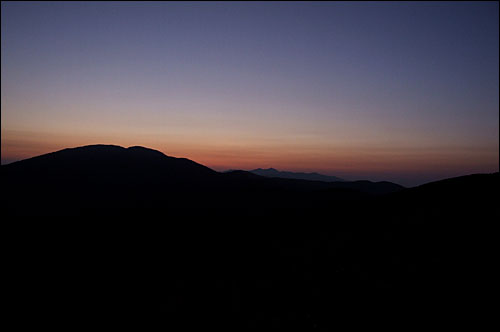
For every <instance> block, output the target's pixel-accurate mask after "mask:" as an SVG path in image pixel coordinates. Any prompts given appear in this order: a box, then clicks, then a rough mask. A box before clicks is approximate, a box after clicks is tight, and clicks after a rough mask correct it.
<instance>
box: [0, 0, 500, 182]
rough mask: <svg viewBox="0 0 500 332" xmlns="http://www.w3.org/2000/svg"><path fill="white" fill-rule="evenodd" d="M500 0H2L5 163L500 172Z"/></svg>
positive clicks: (395, 174) (345, 173)
mask: <svg viewBox="0 0 500 332" xmlns="http://www.w3.org/2000/svg"><path fill="white" fill-rule="evenodd" d="M498 7H499V4H498V2H476V1H474V2H442V3H441V2H266V3H264V2H178V3H177V2H87V3H85V2H8V1H2V3H1V9H2V11H1V160H2V164H6V163H9V162H12V161H15V160H20V159H25V158H29V157H33V156H36V155H40V154H43V153H48V152H53V151H57V150H60V149H63V148H67V147H76V146H82V145H88V144H116V145H121V146H124V147H128V146H134V145H142V146H146V147H150V148H153V149H157V150H159V151H162V152H163V153H165V154H167V155H169V156H174V157H185V158H189V159H192V160H194V161H196V162H198V163H201V164H204V165H206V166H208V167H211V168H213V169H215V170H218V171H222V170H227V169H245V170H249V169H254V168H259V167H260V168H268V167H273V168H276V169H279V170H288V171H301V172H312V171H315V172H320V173H323V174H328V175H335V176H339V177H343V178H345V179H347V180H357V179H368V180H373V181H381V180H386V181H393V182H397V183H400V184H402V185H406V186H414V185H419V184H422V183H425V182H429V181H433V180H438V179H443V178H447V177H452V176H459V175H465V174H471V173H485V172H486V173H488V172H498V170H499V17H498V16H499V8H498Z"/></svg>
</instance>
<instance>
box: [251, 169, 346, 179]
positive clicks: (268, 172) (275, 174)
mask: <svg viewBox="0 0 500 332" xmlns="http://www.w3.org/2000/svg"><path fill="white" fill-rule="evenodd" d="M249 172H251V173H254V174H257V175H262V176H267V177H270V178H285V179H300V180H311V181H324V182H337V181H344V180H342V179H341V178H338V177H336V176H330V175H323V174H319V173H316V172H313V173H302V172H287V171H278V170H276V169H274V168H267V169H262V168H257V169H253V170H251V171H249Z"/></svg>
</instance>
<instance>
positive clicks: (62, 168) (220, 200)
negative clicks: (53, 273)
mask: <svg viewBox="0 0 500 332" xmlns="http://www.w3.org/2000/svg"><path fill="white" fill-rule="evenodd" d="M2 178H3V179H4V180H3V182H4V187H5V190H6V191H7V192H9V195H8V197H7V198H6V199H7V201H8V202H9V203H8V204H6V206H7V212H8V213H11V214H14V215H16V214H28V215H52V214H67V215H79V214H82V213H84V214H85V213H88V212H90V211H92V210H95V211H96V212H99V213H107V214H115V213H117V212H118V211H119V212H124V211H125V210H127V211H128V210H130V209H139V210H141V209H145V208H146V209H147V211H151V209H164V208H169V209H174V210H176V211H179V210H185V209H189V210H190V211H191V212H192V211H195V210H200V209H221V208H224V209H233V208H244V209H249V210H253V211H256V210H258V209H266V208H275V207H278V206H281V207H283V208H286V207H288V206H289V207H291V206H292V205H291V203H292V202H296V203H297V204H299V205H300V206H314V205H315V204H317V201H316V200H313V196H314V195H315V194H316V192H320V191H330V192H334V193H343V192H344V191H346V190H347V191H350V192H352V195H354V196H360V197H361V196H363V195H366V194H369V195H377V194H386V193H388V192H394V191H399V190H401V189H402V187H401V186H399V185H396V184H392V183H373V182H369V181H356V182H342V183H325V182H319V181H306V180H292V179H281V178H267V177H261V176H258V175H255V174H253V173H250V172H245V171H233V172H226V173H218V172H215V171H213V170H211V169H209V168H207V167H205V166H203V165H200V164H197V163H195V162H193V161H191V160H189V159H184V158H174V157H169V156H166V155H165V154H163V153H161V152H159V151H155V150H152V149H147V148H143V147H137V146H136V147H130V148H123V147H119V146H113V145H91V146H84V147H78V148H71V149H64V150H61V151H57V152H53V153H49V154H45V155H41V156H38V157H34V158H30V159H26V160H22V161H18V162H14V163H11V164H8V165H3V166H2ZM352 195H351V196H352ZM337 196H338V198H339V199H342V198H343V197H344V196H343V195H337ZM54 202H58V203H59V204H57V205H54ZM126 213H128V212H126ZM141 213H142V212H141Z"/></svg>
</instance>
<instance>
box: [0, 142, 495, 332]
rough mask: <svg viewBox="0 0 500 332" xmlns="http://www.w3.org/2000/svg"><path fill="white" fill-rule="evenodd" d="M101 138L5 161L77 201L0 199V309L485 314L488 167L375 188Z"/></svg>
mask: <svg viewBox="0 0 500 332" xmlns="http://www.w3.org/2000/svg"><path fill="white" fill-rule="evenodd" d="M101 148H102V147H90V149H97V150H99V149H101ZM82 149H83V150H84V151H86V152H87V151H89V150H87V148H82ZM111 149H112V150H113V151H115V152H113V153H116V155H114V156H113V157H112V158H111V152H110V151H109V150H108V147H106V149H105V151H106V153H105V155H106V156H109V157H110V160H109V161H108V162H105V163H104V165H106V167H103V162H102V160H101V159H100V158H97V159H95V160H92V161H88V158H90V156H88V158H84V160H80V161H79V162H75V163H72V162H71V160H73V157H71V158H69V159H68V161H67V164H66V165H65V166H64V167H61V168H59V169H57V168H56V167H54V165H53V164H51V163H50V162H49V161H43V162H44V163H46V165H48V166H47V167H46V168H44V169H42V170H40V169H37V170H36V172H42V173H38V175H36V176H31V177H30V176H27V175H26V174H28V173H30V172H35V171H33V170H30V171H29V172H28V173H26V170H27V169H28V170H29V169H30V167H31V166H30V165H29V164H28V163H27V162H28V161H26V163H25V164H24V165H23V166H22V167H23V168H24V169H23V170H19V168H18V167H17V166H16V167H8V168H7V167H5V168H4V166H2V190H3V191H4V194H5V191H6V190H7V189H5V188H8V192H9V193H12V192H15V195H18V196H16V197H18V199H23V198H24V201H23V202H24V203H26V202H29V203H30V204H31V203H33V201H32V200H36V199H39V200H40V202H43V204H42V203H36V202H35V203H34V204H38V205H37V206H38V208H39V209H40V210H36V211H43V212H44V213H48V212H52V211H60V210H58V209H59V208H60V205H61V202H60V201H53V200H54V198H57V199H62V200H63V201H64V202H69V204H72V205H70V206H71V207H72V209H73V208H74V207H81V206H82V204H83V203H85V204H84V206H83V208H82V209H81V210H78V211H79V213H78V214H73V212H74V211H75V210H71V209H66V210H65V213H60V214H61V215H62V216H60V217H51V218H50V219H49V218H39V217H28V218H19V217H18V215H19V214H22V213H19V211H20V209H21V210H22V209H24V210H23V211H33V210H31V206H27V205H23V204H22V203H20V202H19V201H17V200H14V199H12V198H8V199H7V200H6V199H4V200H3V202H2V211H4V213H5V214H4V215H6V216H7V218H3V220H5V221H4V223H5V224H6V225H7V226H6V227H4V229H5V232H4V234H5V239H6V241H5V244H6V245H5V246H4V247H5V248H6V249H5V255H4V256H5V257H6V260H7V262H6V264H5V267H6V268H5V271H7V272H5V274H6V275H7V277H8V282H7V283H6V285H7V288H8V289H9V290H10V291H12V294H13V296H12V297H11V298H9V300H8V301H7V302H8V303H9V306H8V307H9V311H8V312H7V314H8V315H10V316H11V317H16V322H17V326H20V327H22V326H25V325H28V324H29V323H35V324H36V325H37V326H50V327H51V328H52V329H53V328H57V327H60V328H64V329H68V327H70V328H72V329H73V328H75V327H81V326H87V327H90V326H92V327H95V326H100V327H104V326H106V327H109V328H116V327H118V326H125V327H128V328H130V327H136V328H137V329H141V330H175V331H177V330H189V331H192V330H201V329H208V328H212V327H215V328H216V329H217V330H222V329H227V330H231V331H235V330H236V331H240V330H256V331H257V330H258V331H260V330H269V329H271V330H283V331H285V330H286V331H289V330H300V331H308V330H319V331H333V330H338V329H344V328H345V327H346V326H347V327H349V328H351V329H352V328H356V327H357V326H359V325H363V326H365V327H366V326H368V327H370V328H383V329H390V328H391V327H392V328H393V329H397V330H401V329H408V328H412V327H420V328H428V327H429V326H433V327H435V328H438V327H441V328H450V327H458V326H460V327H466V326H468V327H474V328H476V329H477V328H478V327H479V326H480V325H481V323H483V322H486V321H487V318H488V316H489V315H491V314H492V309H491V308H490V307H489V306H487V305H485V303H487V302H485V301H484V299H483V297H484V295H485V294H486V295H487V294H491V288H490V287H492V285H493V283H492V278H491V276H492V275H494V274H493V271H491V270H492V266H493V265H494V262H495V261H496V260H495V259H493V258H492V256H493V255H491V254H489V253H492V252H494V250H493V248H488V247H487V245H488V239H489V237H488V236H487V235H488V233H490V232H491V228H492V225H494V224H496V222H497V220H498V219H499V218H498V217H499V216H500V215H499V208H498V204H497V201H498V198H499V191H498V190H499V175H498V173H495V174H476V175H471V176H466V177H460V178H454V179H448V180H444V181H439V182H435V183H430V184H427V185H424V186H420V187H417V188H409V189H404V190H398V191H397V192H396V191H392V193H388V194H384V195H380V194H379V195H376V194H374V191H373V184H372V185H370V184H368V185H367V186H368V189H369V190H368V189H366V188H367V187H366V186H361V189H359V188H358V189H355V188H354V189H353V188H338V187H331V186H329V185H328V184H325V183H322V182H314V181H298V180H289V179H266V178H262V177H259V176H257V175H254V174H251V173H248V172H239V171H236V172H232V173H229V174H225V175H221V174H220V173H217V172H213V171H211V170H209V169H207V168H205V167H204V166H201V165H198V164H196V163H193V162H190V161H186V160H183V159H176V158H170V157H166V156H164V155H163V154H160V155H158V153H157V152H155V151H152V150H146V149H144V150H143V149H138V150H136V151H139V152H140V153H141V154H143V156H141V157H137V163H136V164H134V163H133V162H132V163H131V162H130V161H127V162H124V160H129V158H130V156H129V155H128V154H129V153H131V152H134V153H135V151H134V149H123V148H120V147H112V148H111ZM65 151H66V152H65V153H71V154H73V153H76V152H79V151H82V150H81V149H80V150H79V149H74V150H65ZM101 151H102V149H101ZM89 153H90V152H89ZM90 155H92V156H96V153H94V152H92V153H90ZM134 155H135V154H134ZM56 157H57V158H59V156H57V154H56V156H53V155H52V156H51V157H50V158H56ZM39 158H41V159H43V158H49V157H47V156H42V157H39ZM120 158H125V159H120ZM134 158H135V157H134ZM149 158H150V162H146V161H145V160H148V159H149ZM63 159H64V160H66V158H63ZM117 160H121V161H118V162H117ZM160 160H161V161H160ZM23 163H24V162H23ZM37 163H38V161H37ZM85 163H87V164H85ZM14 165H15V164H13V166H14ZM17 165H21V163H18V164H17ZM49 165H50V167H49ZM146 165H148V166H146ZM103 169H107V171H106V172H107V173H106V176H102V173H101V172H102V170H103ZM117 169H119V171H118V173H119V175H117V173H116V170H117ZM69 170H71V171H69ZM89 170H93V172H96V173H91V172H90V171H89ZM165 170H167V171H165ZM17 172H19V173H17ZM89 172H90V173H89ZM132 173H133V174H135V175H137V174H138V173H140V174H144V176H139V177H137V178H135V180H134V179H131V178H130V174H132ZM160 173H161V174H163V175H162V176H158V174H160ZM21 174H22V175H23V176H21ZM41 174H43V175H44V176H45V177H42V179H41V178H40V177H41ZM89 174H91V175H89ZM172 174H175V176H173V175H172ZM193 174H198V175H199V177H198V178H197V181H192V180H193V178H196V177H197V175H193ZM153 175H154V176H153ZM59 176H60V177H62V178H61V179H59V178H58V177H59ZM23 177H24V178H23ZM54 179H57V180H54ZM148 179H149V180H148ZM23 181H24V182H23ZM89 181H90V184H88V183H89ZM102 181H105V182H104V183H105V184H106V185H102V183H103V182H102ZM34 183H36V185H33V184H34ZM51 183H52V184H55V186H54V187H49V189H47V188H48V187H47V185H49V184H51ZM85 183H87V184H88V185H87V187H85V185H84V184H85ZM4 184H5V185H6V186H5V187H4ZM15 184H22V186H20V187H23V188H25V189H23V190H18V189H16V188H15ZM145 184H147V186H146V187H145V186H144V185H145ZM153 184H158V186H157V187H156V186H154V185H153ZM362 184H363V183H362ZM115 185H116V186H118V187H117V188H118V189H119V190H117V189H112V188H114V187H113V186H115ZM31 186H33V187H31ZM81 186H83V188H84V192H85V195H80V196H79V197H83V199H82V200H81V201H78V200H75V198H74V197H73V196H72V195H76V194H75V192H76V191H78V190H80V188H82V187H81ZM147 187H151V188H152V189H151V188H150V189H149V190H140V192H137V193H131V192H129V190H128V189H130V188H142V189H144V188H147ZM26 188H30V189H29V190H28V189H26ZM54 188H56V189H54ZM76 188H77V189H78V190H77V189H76ZM174 189H175V190H174ZM398 189H400V188H399V187H398ZM16 190H17V191H16ZM27 190H28V191H30V190H37V191H36V194H35V193H33V192H26V191H27ZM59 190H64V191H63V192H59ZM370 190H371V191H370ZM172 192H173V193H172ZM88 193H92V195H90V196H86V195H87V194H88ZM110 193H113V195H118V196H117V197H118V198H113V197H109V196H108V195H110ZM54 195H56V196H54ZM129 195H132V196H129ZM26 197H27V198H26ZM186 199H189V200H188V201H187V202H186ZM104 201H105V202H106V204H104V203H102V202H104ZM109 201H112V202H114V203H113V204H115V205H112V207H113V208H110V205H108V204H109ZM6 202H8V204H6ZM82 202H83V203H82ZM99 202H101V203H99ZM26 204H27V203H26ZM45 204H48V205H49V206H50V208H47V206H46V205H45ZM88 204H101V205H97V206H98V208H88V206H87V207H86V205H88ZM128 204H135V205H134V206H132V207H129V206H127V205H128ZM195 204H199V205H195ZM211 204H215V205H211ZM194 207H198V208H197V209H195V210H196V213H193V212H192V209H193V208H194ZM7 212H9V213H10V215H9V214H7ZM27 214H32V212H30V213H27ZM489 243H490V244H491V242H489ZM493 243H494V242H493ZM135 324H137V325H135Z"/></svg>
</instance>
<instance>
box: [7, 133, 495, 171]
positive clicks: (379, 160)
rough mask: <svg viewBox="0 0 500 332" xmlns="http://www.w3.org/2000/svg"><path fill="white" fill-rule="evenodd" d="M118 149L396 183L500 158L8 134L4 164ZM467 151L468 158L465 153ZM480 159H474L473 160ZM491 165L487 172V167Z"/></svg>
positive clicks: (219, 166) (223, 165) (217, 165)
mask: <svg viewBox="0 0 500 332" xmlns="http://www.w3.org/2000/svg"><path fill="white" fill-rule="evenodd" d="M92 144H113V145H120V146H123V147H129V146H135V145H141V146H145V147H148V148H152V149H155V150H158V151H161V152H163V153H165V154H166V155H169V156H172V157H179V158H181V157H182V158H188V159H191V160H193V161H195V162H198V163H200V164H203V165H205V166H207V167H210V168H212V169H214V170H217V171H223V170H228V169H243V170H250V169H255V168H270V167H273V168H276V169H279V170H287V171H296V172H320V173H323V174H329V175H336V176H340V177H342V176H344V177H345V176H347V177H349V174H351V176H350V177H351V178H352V177H354V178H356V177H358V178H359V177H363V176H367V177H372V178H373V177H375V178H379V179H380V180H384V179H387V180H390V175H391V174H392V173H405V172H406V173H417V174H418V173H419V172H433V173H435V174H439V173H443V174H454V175H464V170H465V172H469V173H479V172H491V171H494V170H495V167H498V163H497V160H498V154H494V153H491V152H490V151H491V150H480V149H470V148H469V149H467V151H464V148H461V149H460V148H459V147H457V148H456V149H455V150H454V149H450V148H446V149H445V148H441V149H439V148H434V149H433V148H431V147H429V148H425V149H424V148H415V147H413V148H412V147H392V148H383V147H377V146H374V145H372V146H369V145H357V146H356V145H352V146H345V145H343V146H336V145H335V144H331V143H330V144H326V143H324V144H311V143H297V142H296V143H290V142H274V143H273V144H271V143H269V142H267V143H264V142H255V143H254V144H251V143H249V142H240V143H238V141H233V142H222V141H219V140H217V139H212V140H209V139H208V138H207V139H205V140H204V141H201V140H200V141H192V142H190V143H188V141H187V140H185V139H184V140H182V142H181V141H180V139H179V140H177V141H176V140H174V139H172V140H170V141H163V140H161V138H157V139H155V138H154V137H151V136H148V137H139V138H136V137H120V136H114V135H109V134H108V135H95V136H93V137H91V138H88V137H85V136H83V135H69V134H60V135H57V134H53V133H50V134H49V133H45V134H42V133H36V132H29V131H10V130H2V162H3V163H5V162H10V161H15V160H21V159H26V158H30V157H34V156H37V155H41V154H45V153H49V152H54V151H58V150H61V149H64V148H68V147H77V146H84V145H92ZM464 152H466V153H464ZM465 156H467V157H465ZM471 156H474V158H471ZM485 165H486V167H485Z"/></svg>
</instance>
